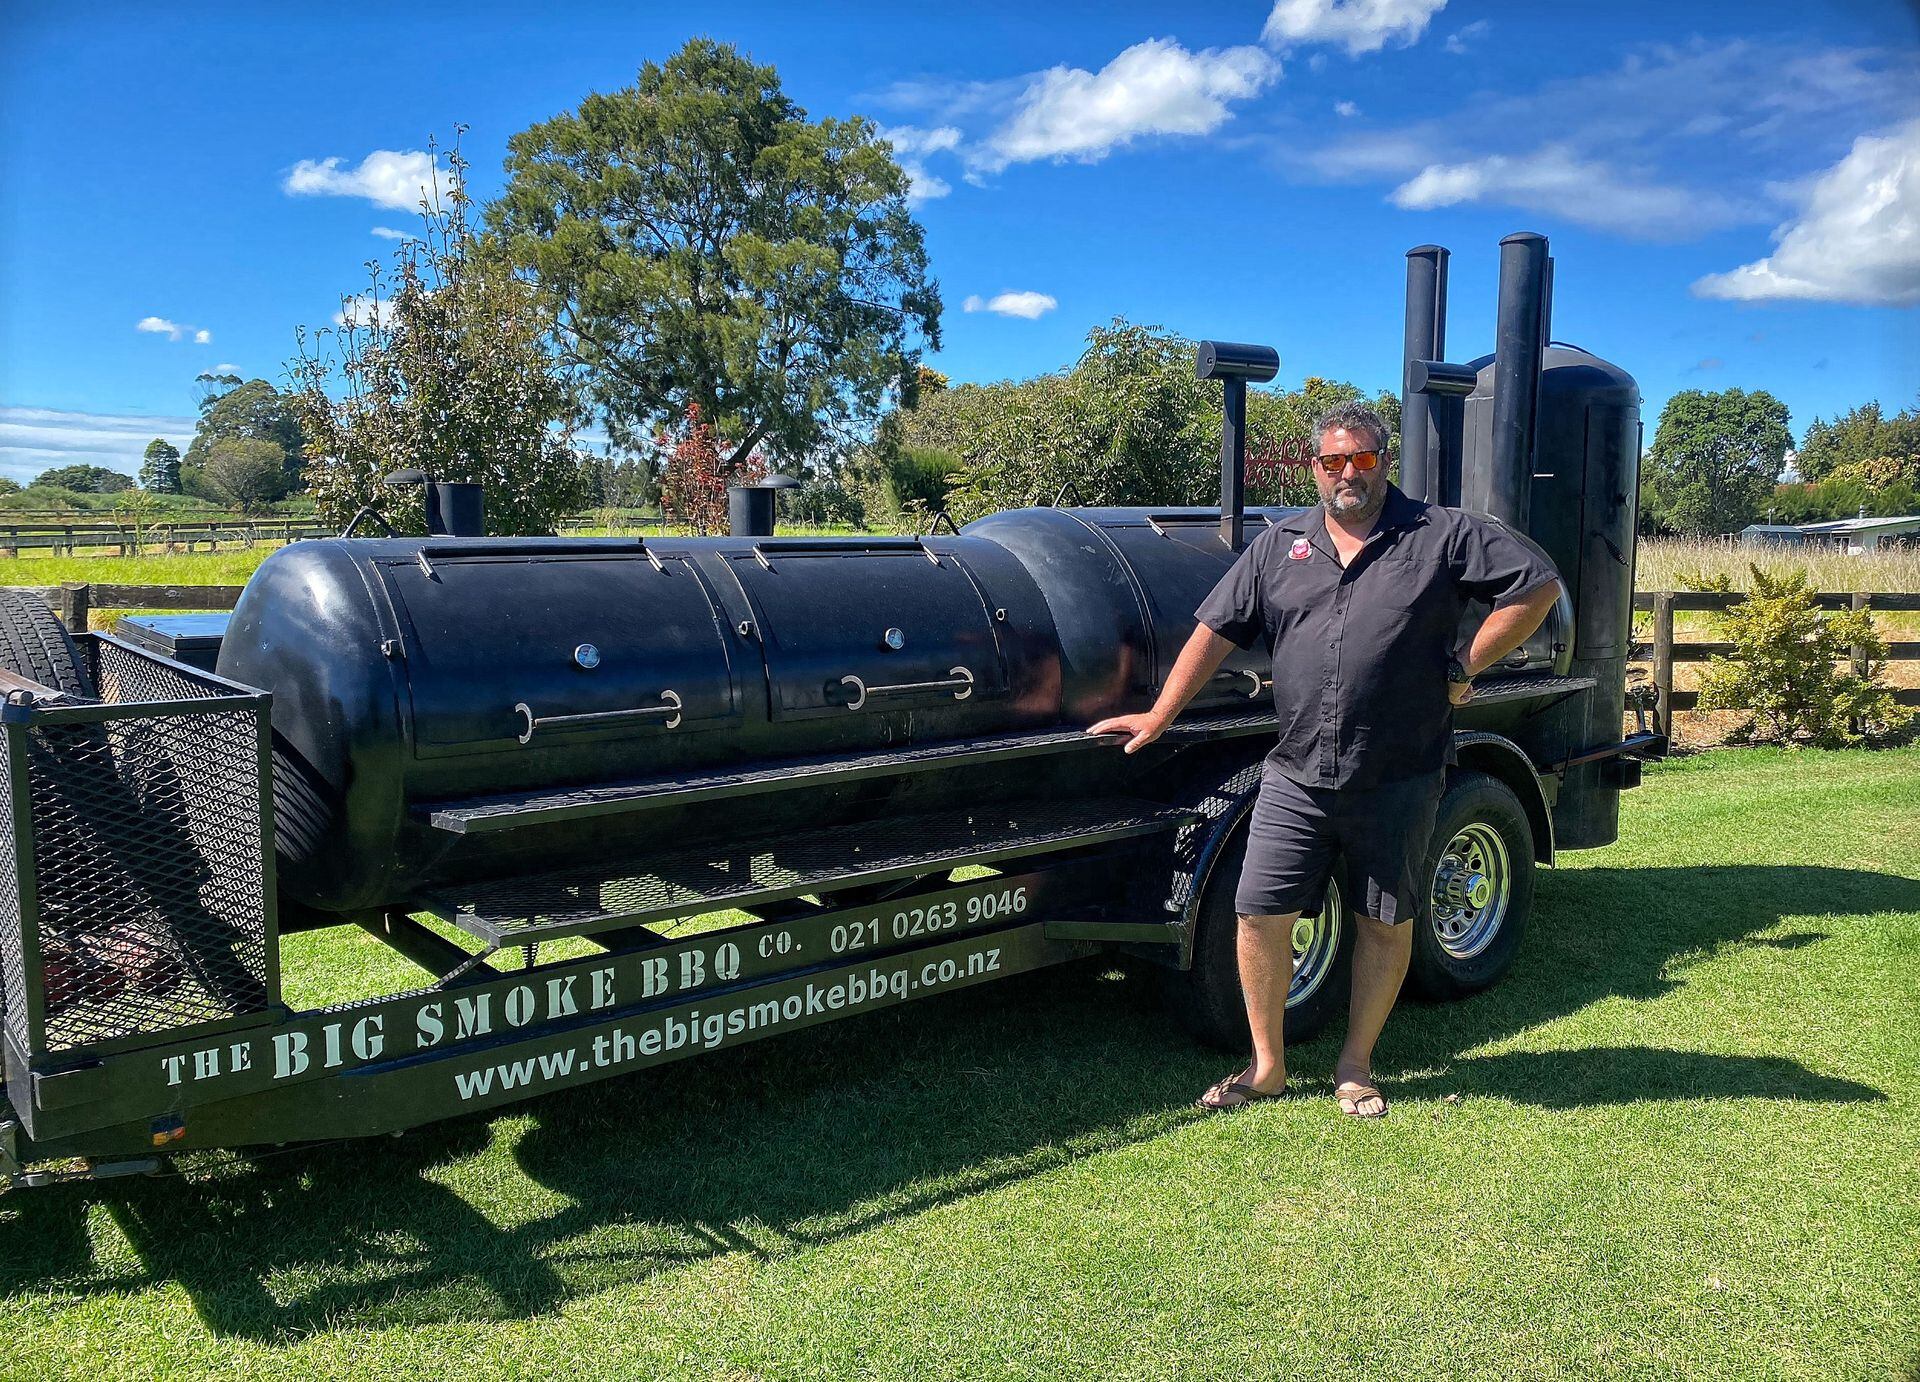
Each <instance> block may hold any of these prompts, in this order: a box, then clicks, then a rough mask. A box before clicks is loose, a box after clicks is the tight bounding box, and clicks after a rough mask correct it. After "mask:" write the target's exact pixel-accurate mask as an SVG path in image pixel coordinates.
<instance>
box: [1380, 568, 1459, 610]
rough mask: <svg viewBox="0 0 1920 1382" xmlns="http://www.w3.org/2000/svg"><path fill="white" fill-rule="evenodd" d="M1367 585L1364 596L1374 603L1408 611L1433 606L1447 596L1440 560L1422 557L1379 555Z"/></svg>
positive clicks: (1384, 607)
mask: <svg viewBox="0 0 1920 1382" xmlns="http://www.w3.org/2000/svg"><path fill="white" fill-rule="evenodd" d="M1364 585H1365V586H1366V590H1365V594H1364V598H1365V599H1367V600H1368V601H1369V602H1371V603H1372V604H1374V605H1375V606H1377V607H1379V608H1380V609H1383V610H1398V611H1402V612H1404V613H1408V614H1412V613H1416V612H1425V611H1429V610H1432V609H1434V608H1435V607H1436V606H1437V604H1438V602H1439V601H1440V600H1441V599H1442V598H1444V595H1445V590H1444V585H1445V582H1444V580H1443V573H1442V571H1441V570H1440V565H1439V563H1438V562H1436V561H1428V560H1423V559H1421V558H1419V557H1399V556H1388V557H1382V558H1380V559H1379V560H1378V561H1376V562H1375V563H1374V564H1373V566H1372V568H1371V569H1369V570H1368V571H1367V573H1366V580H1365V582H1364Z"/></svg>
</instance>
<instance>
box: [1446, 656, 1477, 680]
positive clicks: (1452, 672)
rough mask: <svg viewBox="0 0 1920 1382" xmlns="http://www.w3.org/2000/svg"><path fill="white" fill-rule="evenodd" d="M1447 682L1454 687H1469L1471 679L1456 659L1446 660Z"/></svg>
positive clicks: (1464, 667)
mask: <svg viewBox="0 0 1920 1382" xmlns="http://www.w3.org/2000/svg"><path fill="white" fill-rule="evenodd" d="M1447 680H1448V681H1449V682H1451V683H1453V684H1454V685H1455V686H1470V685H1472V683H1473V678H1472V677H1470V676H1468V675H1467V669H1466V666H1465V665H1464V664H1463V663H1462V662H1461V661H1460V659H1459V658H1457V657H1450V658H1448V659H1447Z"/></svg>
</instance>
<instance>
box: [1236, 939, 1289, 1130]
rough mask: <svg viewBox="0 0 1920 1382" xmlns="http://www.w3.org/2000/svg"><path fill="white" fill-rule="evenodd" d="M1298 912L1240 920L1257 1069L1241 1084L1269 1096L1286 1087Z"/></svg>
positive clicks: (1243, 984) (1240, 945)
mask: <svg viewBox="0 0 1920 1382" xmlns="http://www.w3.org/2000/svg"><path fill="white" fill-rule="evenodd" d="M1299 919H1300V914H1299V913H1298V912H1286V913H1283V914H1281V915H1279V916H1258V917H1256V916H1242V917H1241V918H1240V933H1239V940H1238V949H1239V954H1240V989H1241V992H1242V993H1244V994H1245V995H1246V999H1247V1025H1248V1026H1249V1027H1251V1028H1252V1029H1253V1064H1252V1065H1250V1066H1248V1067H1247V1073H1246V1075H1245V1076H1244V1077H1243V1078H1242V1080H1241V1083H1243V1084H1250V1085H1252V1086H1253V1087H1254V1088H1255V1089H1257V1090H1259V1091H1260V1092H1261V1093H1262V1094H1271V1093H1273V1092H1274V1091H1275V1090H1276V1089H1279V1088H1280V1087H1281V1086H1282V1085H1284V1084H1285V1083H1286V1082H1287V1036H1286V1023H1287V990H1288V989H1289V988H1291V987H1292V985H1293V923H1294V922H1296V921H1298V920H1299Z"/></svg>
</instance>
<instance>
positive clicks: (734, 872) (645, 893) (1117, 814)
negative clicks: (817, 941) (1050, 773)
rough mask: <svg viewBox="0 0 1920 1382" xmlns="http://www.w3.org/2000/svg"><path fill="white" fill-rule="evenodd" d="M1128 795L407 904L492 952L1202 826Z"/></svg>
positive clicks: (877, 825) (961, 814) (654, 859)
mask: <svg viewBox="0 0 1920 1382" xmlns="http://www.w3.org/2000/svg"><path fill="white" fill-rule="evenodd" d="M1197 819H1198V816H1197V814H1196V813H1195V812H1193V811H1190V810H1187V809H1186V808H1184V807H1168V806H1163V805H1161V804H1160V803H1158V802H1150V801H1140V800H1136V799H1133V798H1130V797H1094V798H1088V799H1084V800H1080V801H1073V802H1059V801H1043V802H1032V803H1012V804H1005V803H1003V804H999V805H995V806H991V807H981V808H975V809H971V810H964V811H942V812H931V813H923V814H918V815H906V816H892V817H887V818H885V819H881V820H874V821H866V822H861V823H857V824H852V825H840V826H833V827H830V828H827V829H820V830H807V831H789V832H786V833H784V834H782V835H779V836H762V837H758V838H751V837H749V838H743V839H740V840H735V841H733V842H731V843H727V844H719V845H712V846H708V847H705V848H701V849H690V850H682V851H675V852H672V853H663V854H656V855H653V856H651V857H649V858H648V859H647V861H646V864H647V867H646V869H645V871H638V870H635V871H631V872H624V873H621V874H619V875H617V876H611V877H610V876H608V874H607V871H606V869H605V868H604V867H601V868H598V869H593V868H585V869H568V870H560V871H556V872H553V873H547V874H534V875H530V876H521V877H516V878H507V879H500V880H497V881H494V882H490V883H475V884H470V885H466V886H463V887H459V888H446V889H443V890H440V891H438V892H433V893H428V894H426V895H424V896H422V897H420V898H417V899H415V900H414V901H412V902H410V903H409V904H408V909H409V910H411V911H421V912H428V913H431V914H432V915H434V916H437V917H439V918H441V919H442V920H444V921H447V922H449V923H451V924H452V925H455V926H458V927H459V928H460V929H461V930H463V931H466V932H467V933H468V934H470V935H473V936H476V937H478V938H479V939H481V940H483V941H485V942H487V943H488V944H489V945H495V946H498V945H520V944H525V943H527V942H531V941H537V940H542V939H546V938H548V937H553V936H579V935H591V934H593V933H595V932H599V931H604V930H608V929H611V928H614V927H621V926H644V925H648V924H649V923H653V922H659V921H665V920H669V919H672V918H675V917H686V916H694V915H698V914H700V913H703V912H713V911H719V910H722V909H725V908H729V907H760V906H765V905H767V904H769V903H774V902H782V901H785V900H787V899H789V898H795V897H801V896H804V895H806V894H809V893H815V892H819V891H821V890H823V889H824V890H828V891H834V890H839V889H844V888H849V887H855V886H858V885H862V884H870V883H885V882H890V881H892V880H894V879H899V878H910V877H914V876H916V875H921V874H928V873H935V872H939V871H941V870H946V869H954V868H960V867H962V866H964V865H968V864H994V863H998V862H1000V861H1002V860H1006V859H1016V858H1021V857H1023V856H1030V855H1035V854H1047V853H1053V852H1056V851H1059V850H1065V849H1073V848H1078V847H1081V846H1086V845H1099V844H1105V843H1109V842H1111V841H1115V840H1125V839H1131V838H1136V837H1139V836H1144V835H1156V834H1164V833H1167V832H1170V831H1173V830H1175V829H1177V828H1179V827H1180V826H1182V825H1185V824H1187V823H1188V822H1189V821H1193V820H1197Z"/></svg>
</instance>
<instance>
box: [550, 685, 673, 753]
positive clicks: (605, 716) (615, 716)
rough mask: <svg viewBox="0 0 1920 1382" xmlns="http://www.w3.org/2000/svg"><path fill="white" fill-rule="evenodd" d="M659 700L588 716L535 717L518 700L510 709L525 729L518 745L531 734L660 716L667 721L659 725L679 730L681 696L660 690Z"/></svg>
mask: <svg viewBox="0 0 1920 1382" xmlns="http://www.w3.org/2000/svg"><path fill="white" fill-rule="evenodd" d="M660 701H661V703H660V704H659V705H645V706H639V707H637V708H635V709H633V710H600V711H595V712H593V713H592V714H587V715H541V716H536V715H535V714H534V713H533V708H532V707H531V706H529V705H528V704H527V703H526V702H525V701H521V702H520V703H519V704H517V705H515V706H514V707H513V711H514V714H516V715H518V716H519V717H520V719H521V722H522V724H523V726H524V727H523V728H522V729H521V731H520V736H519V737H520V742H521V743H523V744H528V743H532V742H533V736H534V734H535V733H537V732H538V731H540V730H543V729H576V728H578V727H580V726H582V725H611V724H619V723H621V722H622V721H626V720H651V719H657V718H659V717H660V716H663V715H664V716H666V717H667V718H666V719H664V720H662V721H661V723H662V724H663V725H664V726H665V727H666V728H668V729H678V728H679V727H680V706H681V702H680V693H679V692H678V691H662V692H661V693H660Z"/></svg>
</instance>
